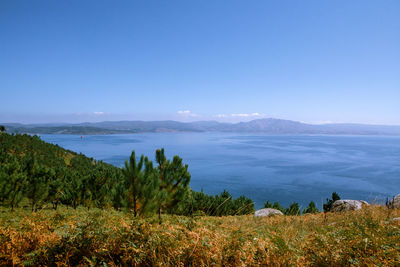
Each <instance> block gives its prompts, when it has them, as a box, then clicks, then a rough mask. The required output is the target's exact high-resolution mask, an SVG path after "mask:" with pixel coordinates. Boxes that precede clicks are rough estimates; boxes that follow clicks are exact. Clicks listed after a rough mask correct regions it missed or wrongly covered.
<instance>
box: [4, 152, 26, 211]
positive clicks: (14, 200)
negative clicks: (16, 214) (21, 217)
mask: <svg viewBox="0 0 400 267" xmlns="http://www.w3.org/2000/svg"><path fill="white" fill-rule="evenodd" d="M26 186H27V179H26V174H25V173H24V172H23V170H22V168H21V165H20V164H19V163H18V161H17V160H16V159H15V158H14V157H12V158H10V160H9V161H8V162H7V163H2V164H1V166H0V200H1V201H2V202H3V203H4V202H6V203H7V204H8V205H10V207H11V210H14V207H16V206H18V204H19V203H20V202H21V200H22V198H23V196H24V192H25V189H26Z"/></svg>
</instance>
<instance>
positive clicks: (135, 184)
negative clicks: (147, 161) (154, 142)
mask: <svg viewBox="0 0 400 267" xmlns="http://www.w3.org/2000/svg"><path fill="white" fill-rule="evenodd" d="M143 163H144V156H143V155H142V156H141V157H140V160H139V162H136V155H135V151H132V154H131V156H130V158H129V161H128V160H126V161H125V168H124V169H123V172H124V175H125V181H126V185H127V187H128V188H129V191H128V192H129V196H128V199H132V208H133V216H134V217H136V216H137V213H138V211H137V210H138V204H139V202H138V200H139V198H140V197H139V195H140V193H141V192H140V191H141V187H142V185H141V182H142V181H143V171H142V168H143Z"/></svg>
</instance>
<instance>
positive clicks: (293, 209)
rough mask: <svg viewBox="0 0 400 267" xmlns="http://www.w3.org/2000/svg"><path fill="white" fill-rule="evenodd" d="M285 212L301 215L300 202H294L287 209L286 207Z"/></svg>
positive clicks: (286, 213)
mask: <svg viewBox="0 0 400 267" xmlns="http://www.w3.org/2000/svg"><path fill="white" fill-rule="evenodd" d="M284 213H285V215H300V214H301V211H300V206H299V203H297V202H293V203H292V204H290V206H289V207H288V208H287V209H285V212H284Z"/></svg>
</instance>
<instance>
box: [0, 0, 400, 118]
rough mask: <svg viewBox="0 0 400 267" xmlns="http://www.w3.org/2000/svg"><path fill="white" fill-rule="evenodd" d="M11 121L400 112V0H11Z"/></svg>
mask: <svg viewBox="0 0 400 267" xmlns="http://www.w3.org/2000/svg"><path fill="white" fill-rule="evenodd" d="M0 90H1V105H0V122H10V121H14V122H17V121H18V122H57V121H58V122H59V121H69V122H76V121H101V120H119V119H144V120H153V119H177V120H203V119H215V120H225V121H237V120H249V119H254V118H260V117H276V118H284V119H293V120H299V121H305V122H312V123H319V122H325V121H332V122H359V123H376V124H398V125H400V1H398V0H393V1H387V0H384V1H377V0H373V1H367V0H360V1H348V0H343V1H320V0H318V1H281V0H279V1H278V0H275V1H267V0H262V1H261V0H260V1H256V0H252V1H244V0H241V1H235V0H229V1H228V0H227V1H222V0H217V1H215V0H209V1H204V0H201V1H200V0H191V1H187V0H182V1H174V0H168V1H161V0H160V1H149V0H140V1H139V0H138V1H133V0H132V1H131V0H130V1H111V0H109V1H101V0H95V1H88V0H85V1H81V0H75V1H54V0H49V1H41V0H35V1H32V0H25V1H19V0H2V1H0Z"/></svg>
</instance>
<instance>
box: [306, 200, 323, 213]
mask: <svg viewBox="0 0 400 267" xmlns="http://www.w3.org/2000/svg"><path fill="white" fill-rule="evenodd" d="M318 212H319V210H318V208H317V206H316V205H315V203H314V201H311V202H310V203H309V204H308V206H307V208H305V209H304V210H303V214H306V213H318Z"/></svg>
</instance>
